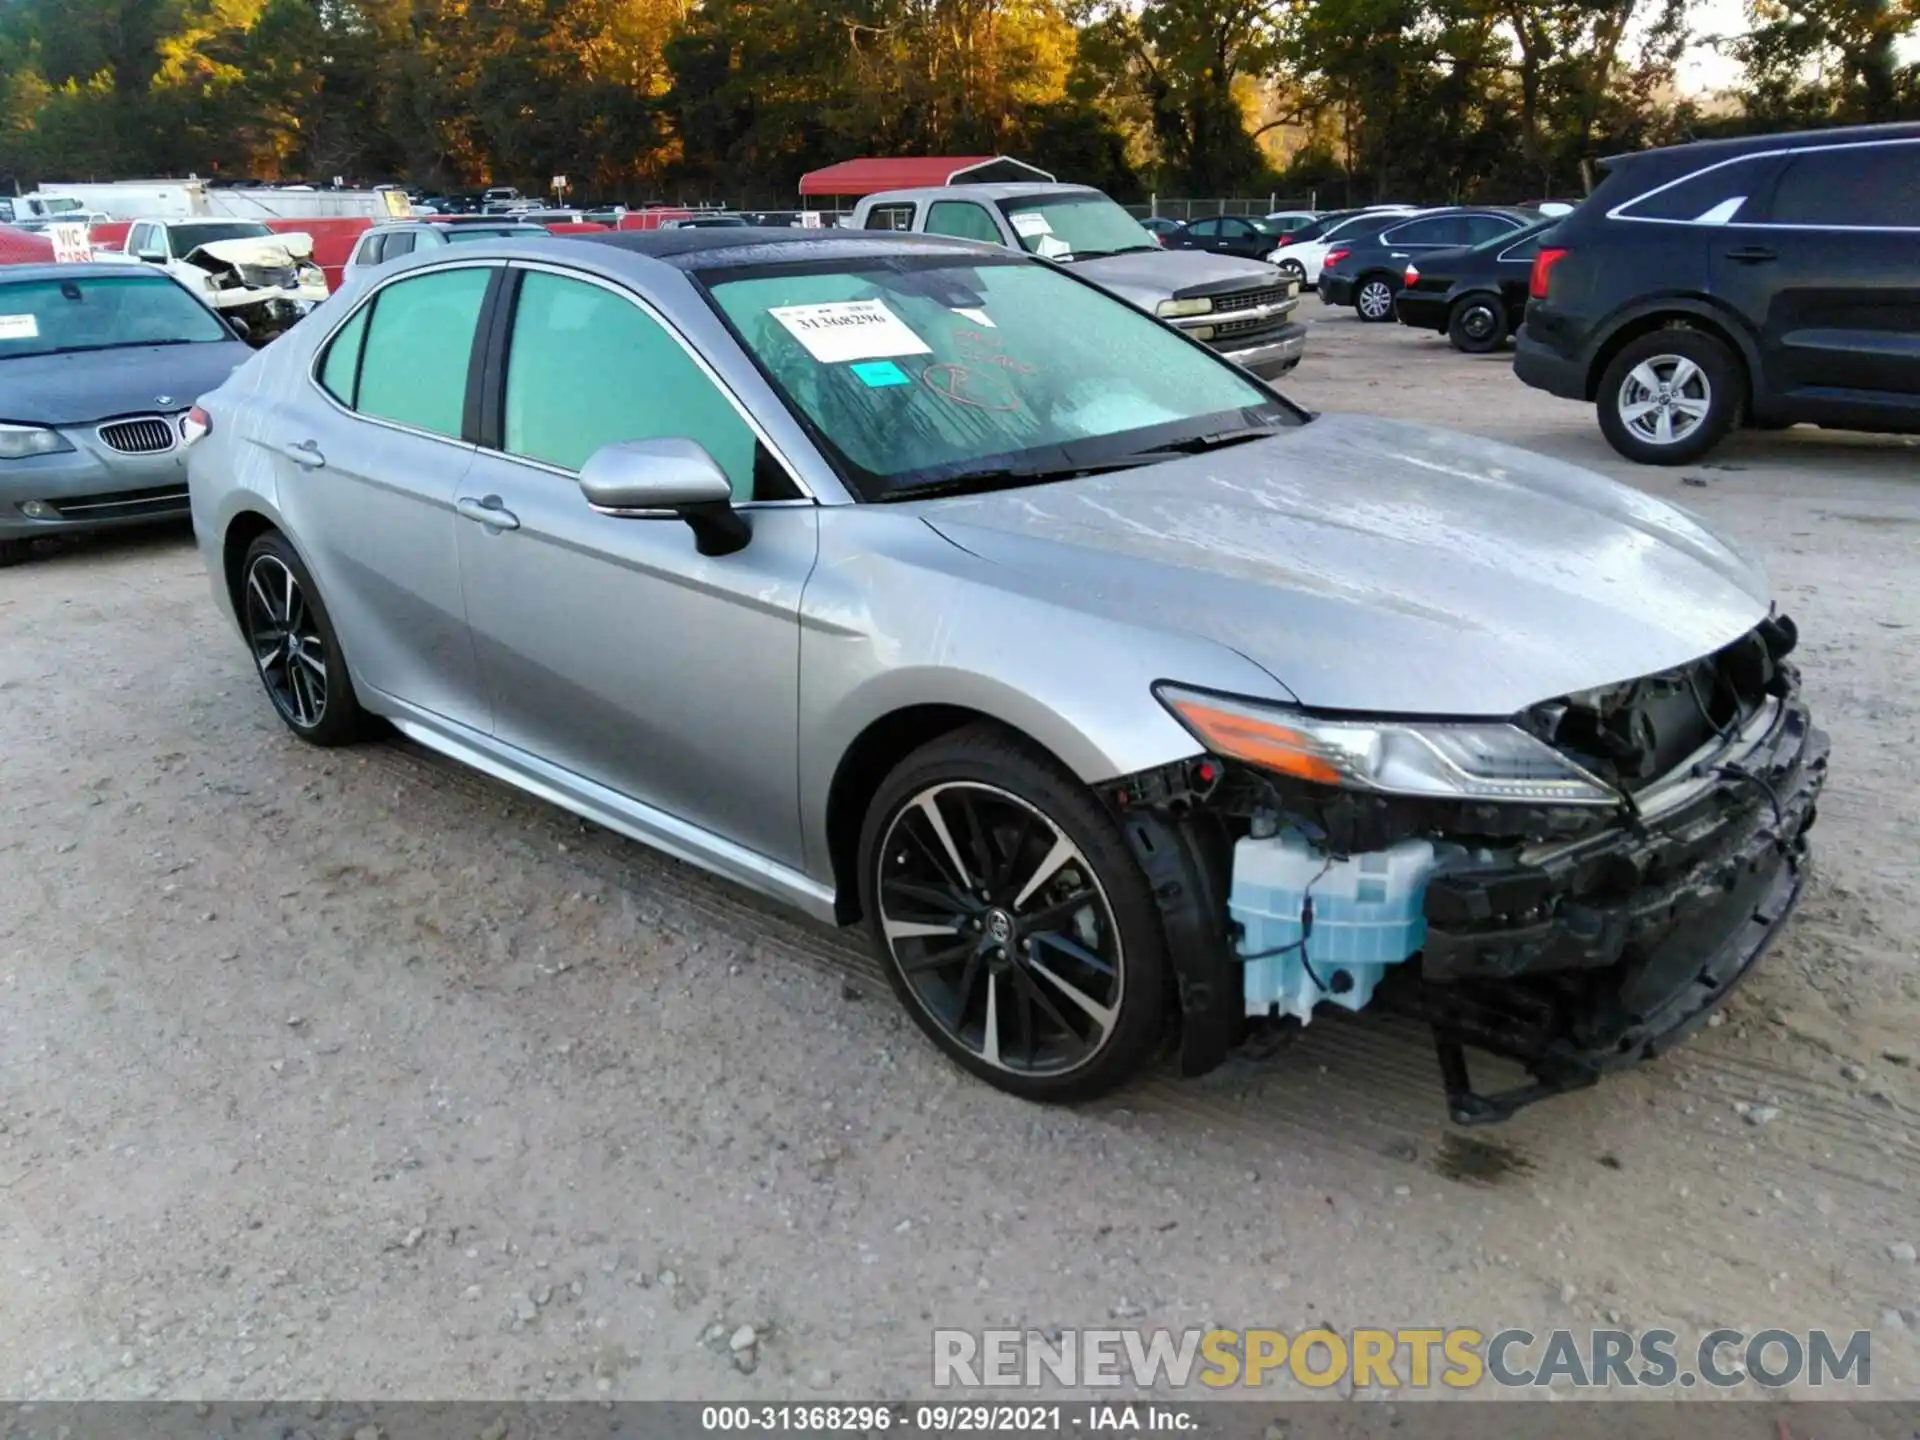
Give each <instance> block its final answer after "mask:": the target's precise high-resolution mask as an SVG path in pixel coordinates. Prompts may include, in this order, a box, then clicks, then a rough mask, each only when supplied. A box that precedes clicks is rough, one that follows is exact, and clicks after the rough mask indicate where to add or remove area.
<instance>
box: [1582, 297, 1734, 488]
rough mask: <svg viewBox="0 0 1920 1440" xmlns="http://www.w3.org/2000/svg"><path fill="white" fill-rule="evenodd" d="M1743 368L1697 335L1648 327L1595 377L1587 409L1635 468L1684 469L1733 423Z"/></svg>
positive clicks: (1708, 338)
mask: <svg viewBox="0 0 1920 1440" xmlns="http://www.w3.org/2000/svg"><path fill="white" fill-rule="evenodd" d="M1746 382H1747V377H1746V370H1745V367H1744V366H1743V365H1742V364H1741V362H1740V359H1739V357H1738V356H1736V355H1735V354H1734V353H1733V351H1731V350H1730V349H1728V348H1727V346H1726V345H1725V344H1723V343H1722V342H1721V341H1719V340H1717V339H1715V338H1714V337H1713V336H1712V335H1709V334H1707V333H1706V332H1705V331H1702V330H1688V329H1682V328H1672V329H1666V330H1655V331H1654V332H1653V333H1652V334H1649V335H1642V336H1641V337H1640V338H1639V339H1637V340H1633V341H1630V342H1629V343H1628V344H1627V346H1626V348H1625V349H1623V350H1622V351H1621V352H1620V353H1619V354H1618V355H1616V356H1614V357H1613V361H1612V363H1611V364H1609V365H1608V366H1607V369H1606V373H1605V374H1603V375H1602V376H1601V377H1600V388H1599V391H1598V394H1597V395H1596V397H1595V404H1596V405H1597V406H1598V409H1599V414H1600V432H1601V433H1602V434H1603V435H1605V436H1606V437H1607V443H1608V444H1609V445H1611V446H1613V448H1614V449H1615V450H1618V451H1619V452H1620V453H1621V454H1622V455H1624V456H1626V457H1627V458H1628V459H1629V460H1634V461H1637V462H1639V463H1640V464H1642V465H1685V464H1688V463H1690V462H1691V461H1694V460H1698V459H1699V458H1700V457H1701V456H1702V455H1704V454H1706V453H1707V452H1708V451H1709V450H1711V449H1712V448H1713V447H1714V446H1716V445H1718V444H1719V443H1720V442H1721V441H1722V440H1723V439H1725V438H1726V434H1727V432H1728V431H1729V430H1731V429H1733V427H1734V426H1735V425H1736V424H1738V423H1739V420H1740V411H1741V409H1742V407H1743V405H1744V403H1745V398H1746V389H1747V383H1746Z"/></svg>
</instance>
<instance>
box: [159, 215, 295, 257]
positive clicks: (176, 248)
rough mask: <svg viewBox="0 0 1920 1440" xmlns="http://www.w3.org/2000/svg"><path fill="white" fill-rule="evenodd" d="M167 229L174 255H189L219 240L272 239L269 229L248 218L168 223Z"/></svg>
mask: <svg viewBox="0 0 1920 1440" xmlns="http://www.w3.org/2000/svg"><path fill="white" fill-rule="evenodd" d="M167 229H168V232H169V233H170V234H171V235H172V237H173V253H174V254H176V255H190V254H192V253H193V252H194V251H195V250H197V249H199V248H200V247H201V246H202V245H212V244H214V243H215V242H216V241H220V240H271V239H273V232H272V231H271V230H269V229H268V228H267V227H266V226H264V225H261V224H259V223H258V222H255V221H250V220H234V221H230V222H228V223H225V224H213V225H170V226H168V227H167Z"/></svg>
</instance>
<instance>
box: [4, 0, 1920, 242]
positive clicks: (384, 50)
mask: <svg viewBox="0 0 1920 1440" xmlns="http://www.w3.org/2000/svg"><path fill="white" fill-rule="evenodd" d="M1747 7H1748V17H1747V18H1748V24H1747V27H1746V29H1745V30H1744V31H1743V32H1742V33H1741V34H1739V35H1737V36H1730V37H1720V36H1711V35H1703V34H1701V33H1699V31H1698V29H1697V27H1696V23H1695V20H1694V18H1693V15H1692V14H1691V13H1690V11H1689V9H1688V5H1687V0H0V182H4V181H8V180H10V181H12V182H13V183H18V184H21V185H23V186H26V185H31V184H33V183H36V182H38V181H41V180H72V179H84V178H99V179H107V178H116V177H123V176H133V175H184V174H189V173H194V174H199V175H202V176H210V177H229V178H248V179H261V180H276V179H303V180H312V181H319V182H326V181H329V180H331V179H332V178H333V177H335V176H344V177H347V178H348V179H349V180H351V181H353V182H356V183H371V182H374V181H379V180H395V179H399V180H404V181H408V182H411V183H414V184H418V185H421V186H424V187H427V188H429V189H453V188H461V187H466V186H472V185H478V184H518V185H520V186H521V187H522V188H523V189H526V190H528V191H529V192H539V191H543V190H544V189H545V187H546V184H547V181H548V177H550V176H553V175H560V174H564V175H567V176H568V177H569V178H570V179H571V181H572V183H573V185H574V187H575V192H576V193H577V194H582V195H587V196H592V197H595V198H602V199H608V200H612V199H621V200H626V201H628V202H637V201H640V200H645V199H678V198H688V197H699V196H716V197H724V198H725V199H727V200H729V201H731V202H732V203H735V204H757V205H769V204H779V203H792V201H791V197H792V196H793V194H794V190H795V186H796V182H797V181H798V178H799V176H800V175H801V174H802V173H804V172H805V171H807V170H810V169H813V168H816V167H818V166H820V165H824V164H829V163H831V162H833V161H836V160H842V159H847V158H850V157H852V156H856V155H867V154H988V153H1002V154H1013V155H1018V156H1020V157H1022V158H1025V159H1028V160H1031V161H1033V162H1034V163H1036V164H1038V165H1041V166H1042V167H1044V168H1046V169H1048V170H1052V171H1054V172H1055V173H1057V174H1060V175H1062V176H1063V177H1066V178H1073V179H1077V180H1084V181H1087V182H1089V183H1092V184H1096V185H1100V186H1102V187H1104V188H1106V189H1108V190H1110V191H1112V192H1113V193H1115V194H1116V195H1119V196H1121V197H1122V198H1135V197H1138V196H1139V195H1141V194H1143V193H1145V192H1147V191H1156V192H1158V193H1160V194H1162V195H1191V196H1216V195H1231V194H1265V193H1268V192H1271V191H1277V192H1281V193H1284V194H1289V195H1300V194H1304V193H1306V192H1307V191H1308V190H1310V189H1311V190H1314V191H1317V192H1318V193H1319V194H1320V195H1321V197H1322V200H1323V202H1324V201H1327V200H1351V201H1356V202H1358V201H1364V200H1371V199H1379V198H1394V199H1403V198H1404V199H1411V200H1437V199H1461V200H1503V199H1504V200H1515V199H1522V198H1537V197H1546V196H1561V195H1567V194H1579V193H1582V191H1583V190H1584V188H1585V186H1586V183H1587V181H1588V180H1589V179H1590V178H1591V168H1590V167H1591V163H1592V161H1593V159H1594V158H1595V157H1597V156H1600V155H1605V154H1608V153H1612V152H1616V151H1619V150H1624V149H1632V148H1637V147H1640V146H1643V145H1647V144H1654V143H1663V142H1670V141H1673V140H1676V139H1681V138H1686V137H1688V136H1700V135H1709V134H1718V133H1736V132H1741V131H1750V130H1760V129H1772V128H1800V127H1805V126H1809V125H1818V124H1825V123H1855V122H1868V121H1877V120H1891V119H1900V118H1911V117H1920V64H1917V63H1915V60H1914V58H1913V50H1912V45H1911V40H1912V37H1913V36H1914V35H1915V32H1916V29H1917V28H1920V0H1747ZM1701 44H1705V45H1709V46H1714V47H1717V48H1719V49H1720V50H1721V51H1722V53H1724V54H1725V55H1727V56H1728V58H1729V60H1730V61H1731V62H1732V63H1733V64H1735V65H1736V66H1737V73H1738V74H1739V76H1740V83H1739V85H1738V87H1737V89H1736V92H1735V93H1734V94H1733V95H1732V96H1730V97H1719V98H1710V99H1708V100H1705V101H1703V100H1702V99H1701V98H1700V97H1697V96H1696V97H1688V96H1683V95H1682V94H1680V93H1679V92H1678V91H1677V90H1676V88H1675V83H1674V82H1675V75H1676V67H1677V65H1678V64H1679V62H1680V58H1681V56H1682V54H1683V53H1684V52H1686V51H1687V49H1688V47H1689V46H1694V45H1701Z"/></svg>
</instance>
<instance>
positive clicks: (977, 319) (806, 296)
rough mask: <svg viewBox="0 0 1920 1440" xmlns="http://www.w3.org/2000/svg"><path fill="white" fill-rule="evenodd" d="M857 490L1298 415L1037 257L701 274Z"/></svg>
mask: <svg viewBox="0 0 1920 1440" xmlns="http://www.w3.org/2000/svg"><path fill="white" fill-rule="evenodd" d="M701 279H702V280H703V281H704V283H705V284H706V286H707V289H708V293H709V295H710V296H711V297H712V300H713V302H714V304H715V306H716V307H717V308H718V309H719V310H720V312H721V314H722V315H723V316H724V317H725V318H726V319H727V321H728V323H729V324H730V325H731V326H732V328H733V330H734V332H735V333H736V334H737V335H738V336H739V337H740V340H741V342H742V343H743V344H744V345H745V346H746V348H747V349H748V351H749V352H751V354H752V355H753V358H754V359H755V360H756V361H758V362H759V364H760V367H761V369H762V370H763V371H764V372H765V373H766V375H767V377H768V379H770V380H771V381H772V383H773V384H774V386H775V387H776V388H777V389H778V390H779V391H780V392H781V394H782V395H783V397H784V398H785V399H786V401H787V404H788V405H789V406H790V407H791V408H792V409H793V410H794V411H795V412H796V413H797V414H798V415H799V416H800V417H801V418H802V419H803V420H804V421H805V422H806V423H807V424H808V427H809V429H810V430H811V431H812V432H813V435H814V437H815V439H816V440H817V441H819V442H820V444H821V446H822V448H823V449H824V450H825V451H826V453H827V454H828V455H829V457H830V458H832V459H833V460H834V462H835V465H836V467H837V468H838V469H839V470H840V473H841V474H842V476H843V477H844V478H845V479H846V480H847V483H848V485H849V487H850V488H851V489H852V490H853V492H854V493H855V494H856V495H857V496H859V497H860V498H861V499H863V500H898V499H912V498H914V497H915V496H916V495H918V494H927V493H936V492H937V493H949V492H952V491H957V490H959V491H964V490H984V489H994V488H1002V487H1004V486H1007V485H1012V484H1032V483H1037V482H1039V481H1043V480H1049V479H1058V478H1064V477H1065V476H1068V475H1072V474H1080V473H1085V472H1086V471H1087V470H1088V469H1093V468H1099V469H1107V468H1119V467H1121V466H1124V465H1127V464H1147V463H1151V462H1152V461H1154V460H1158V459H1163V458H1166V455H1165V454H1143V453H1142V452H1146V451H1152V450H1156V449H1161V448H1163V447H1169V446H1178V445H1189V446H1191V447H1193V448H1207V447H1208V446H1209V445H1210V444H1211V443H1212V442H1214V441H1216V440H1231V439H1240V438H1247V435H1248V432H1249V431H1252V432H1254V434H1255V435H1256V436H1257V434H1262V433H1265V431H1267V430H1270V429H1273V428H1276V427H1280V426H1285V425H1292V424H1296V423H1298V417H1297V415H1296V413H1295V412H1294V411H1293V410H1291V409H1290V408H1289V407H1287V406H1286V405H1285V404H1284V402H1282V401H1280V400H1279V399H1278V398H1276V397H1275V396H1274V395H1273V393H1272V392H1271V391H1269V390H1266V389H1264V388H1263V387H1262V386H1260V385H1259V384H1258V383H1256V382H1255V381H1254V380H1253V379H1251V378H1250V377H1249V376H1247V375H1245V374H1243V373H1242V372H1240V371H1239V370H1236V369H1235V368H1234V367H1233V366H1231V365H1229V364H1227V363H1226V362H1225V361H1222V360H1218V359H1216V358H1214V357H1213V355H1211V354H1210V353H1209V352H1208V351H1207V350H1206V349H1204V348H1203V347H1201V346H1199V345H1197V344H1194V343H1192V342H1190V341H1187V340H1185V339H1183V338H1181V337H1180V336H1179V335H1177V334H1175V333H1174V332H1173V331H1172V330H1170V329H1168V328H1167V327H1165V326H1163V325H1161V324H1159V323H1158V322H1157V321H1155V320H1153V319H1151V318H1150V317H1149V316H1147V315H1145V314H1143V313H1142V312H1141V311H1138V310H1136V309H1134V308H1133V307H1132V306H1130V305H1127V304H1125V303H1124V302H1122V301H1119V300H1115V299H1113V298H1112V297H1110V296H1108V295H1107V294H1105V293H1104V292H1103V291H1100V290H1097V289H1095V288H1094V287H1092V286H1090V285H1084V284H1081V283H1080V282H1079V281H1077V280H1074V279H1072V278H1071V277H1069V276H1066V275H1062V274H1060V273H1058V272H1056V271H1054V270H1051V269H1049V268H1047V267H1046V266H1042V265H1035V264H1031V263H1029V262H1026V261H1021V260H1017V259H1013V258H1011V257H1009V258H1008V259H1006V260H1003V261H991V260H986V261H962V260H959V259H957V258H955V257H952V256H942V255H935V256H917V255H916V256H903V255H889V256H887V257H885V258H881V259H864V258H863V259H848V260H830V261H811V262H806V263H804V264H798V265H783V266H778V267H773V266H767V267H752V268H750V269H747V268H743V269H719V270H711V271H708V272H706V273H705V274H703V275H702V276H701Z"/></svg>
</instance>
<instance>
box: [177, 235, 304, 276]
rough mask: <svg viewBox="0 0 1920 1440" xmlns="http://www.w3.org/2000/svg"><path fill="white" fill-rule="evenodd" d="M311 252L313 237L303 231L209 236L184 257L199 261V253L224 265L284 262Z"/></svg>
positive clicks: (276, 264) (287, 263)
mask: <svg viewBox="0 0 1920 1440" xmlns="http://www.w3.org/2000/svg"><path fill="white" fill-rule="evenodd" d="M312 255H313V237H312V236H311V235H306V234H289V235H275V236H273V237H272V238H271V239H269V238H267V237H265V236H258V237H256V238H254V239H251V240H209V241H208V242H207V243H206V244H205V245H196V246H194V248H193V249H191V250H189V251H188V252H187V253H186V255H185V256H184V257H183V258H185V259H187V260H193V261H196V262H197V261H198V260H199V259H201V258H202V257H205V258H207V259H210V260H218V261H220V262H222V263H223V264H227V265H259V266H262V267H268V268H270V267H273V266H287V265H291V264H292V263H293V262H294V261H295V260H305V259H309V258H310V257H311V256H312Z"/></svg>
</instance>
